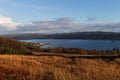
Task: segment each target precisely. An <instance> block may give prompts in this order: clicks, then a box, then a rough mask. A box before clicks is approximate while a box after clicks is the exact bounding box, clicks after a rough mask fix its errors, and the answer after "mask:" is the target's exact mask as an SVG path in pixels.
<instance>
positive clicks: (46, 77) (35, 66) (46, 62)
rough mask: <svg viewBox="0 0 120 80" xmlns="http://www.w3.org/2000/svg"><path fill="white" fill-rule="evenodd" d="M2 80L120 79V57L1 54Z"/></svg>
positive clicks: (0, 70)
mask: <svg viewBox="0 0 120 80" xmlns="http://www.w3.org/2000/svg"><path fill="white" fill-rule="evenodd" d="M0 80H120V58H115V59H101V58H99V59H95V58H94V59H87V58H75V59H71V58H65V57H59V56H24V55H0Z"/></svg>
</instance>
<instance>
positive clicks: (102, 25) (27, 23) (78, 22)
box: [0, 0, 120, 34]
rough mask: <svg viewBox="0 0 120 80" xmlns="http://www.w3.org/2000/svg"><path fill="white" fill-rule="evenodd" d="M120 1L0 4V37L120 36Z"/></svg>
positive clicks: (6, 0)
mask: <svg viewBox="0 0 120 80" xmlns="http://www.w3.org/2000/svg"><path fill="white" fill-rule="evenodd" d="M119 9H120V0H0V34H15V33H65V32H85V31H105V32H120V10H119Z"/></svg>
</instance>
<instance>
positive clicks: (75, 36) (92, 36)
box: [3, 32, 120, 40]
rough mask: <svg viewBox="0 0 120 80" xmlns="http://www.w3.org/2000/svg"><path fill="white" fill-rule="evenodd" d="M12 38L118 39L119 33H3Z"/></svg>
mask: <svg viewBox="0 0 120 80" xmlns="http://www.w3.org/2000/svg"><path fill="white" fill-rule="evenodd" d="M3 36H5V37H9V38H12V39H18V40H20V39H21V40H23V39H83V40H120V33H115V32H72V33H56V34H40V33H28V34H11V35H3Z"/></svg>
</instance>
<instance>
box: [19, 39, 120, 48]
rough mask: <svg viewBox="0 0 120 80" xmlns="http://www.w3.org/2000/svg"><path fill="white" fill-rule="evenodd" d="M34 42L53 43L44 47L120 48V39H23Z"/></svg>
mask: <svg viewBox="0 0 120 80" xmlns="http://www.w3.org/2000/svg"><path fill="white" fill-rule="evenodd" d="M21 41H25V42H33V43H51V45H47V46H44V47H68V48H84V49H97V50H105V49H113V48H119V49H120V41H116V40H114V41H112V40H64V39H62V40H61V39H33V40H21Z"/></svg>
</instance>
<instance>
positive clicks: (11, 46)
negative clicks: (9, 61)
mask: <svg viewBox="0 0 120 80" xmlns="http://www.w3.org/2000/svg"><path fill="white" fill-rule="evenodd" d="M27 51H28V50H27V48H26V47H25V46H24V44H23V43H21V42H19V41H16V40H14V39H8V38H5V37H0V53H1V54H24V53H27Z"/></svg>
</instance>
